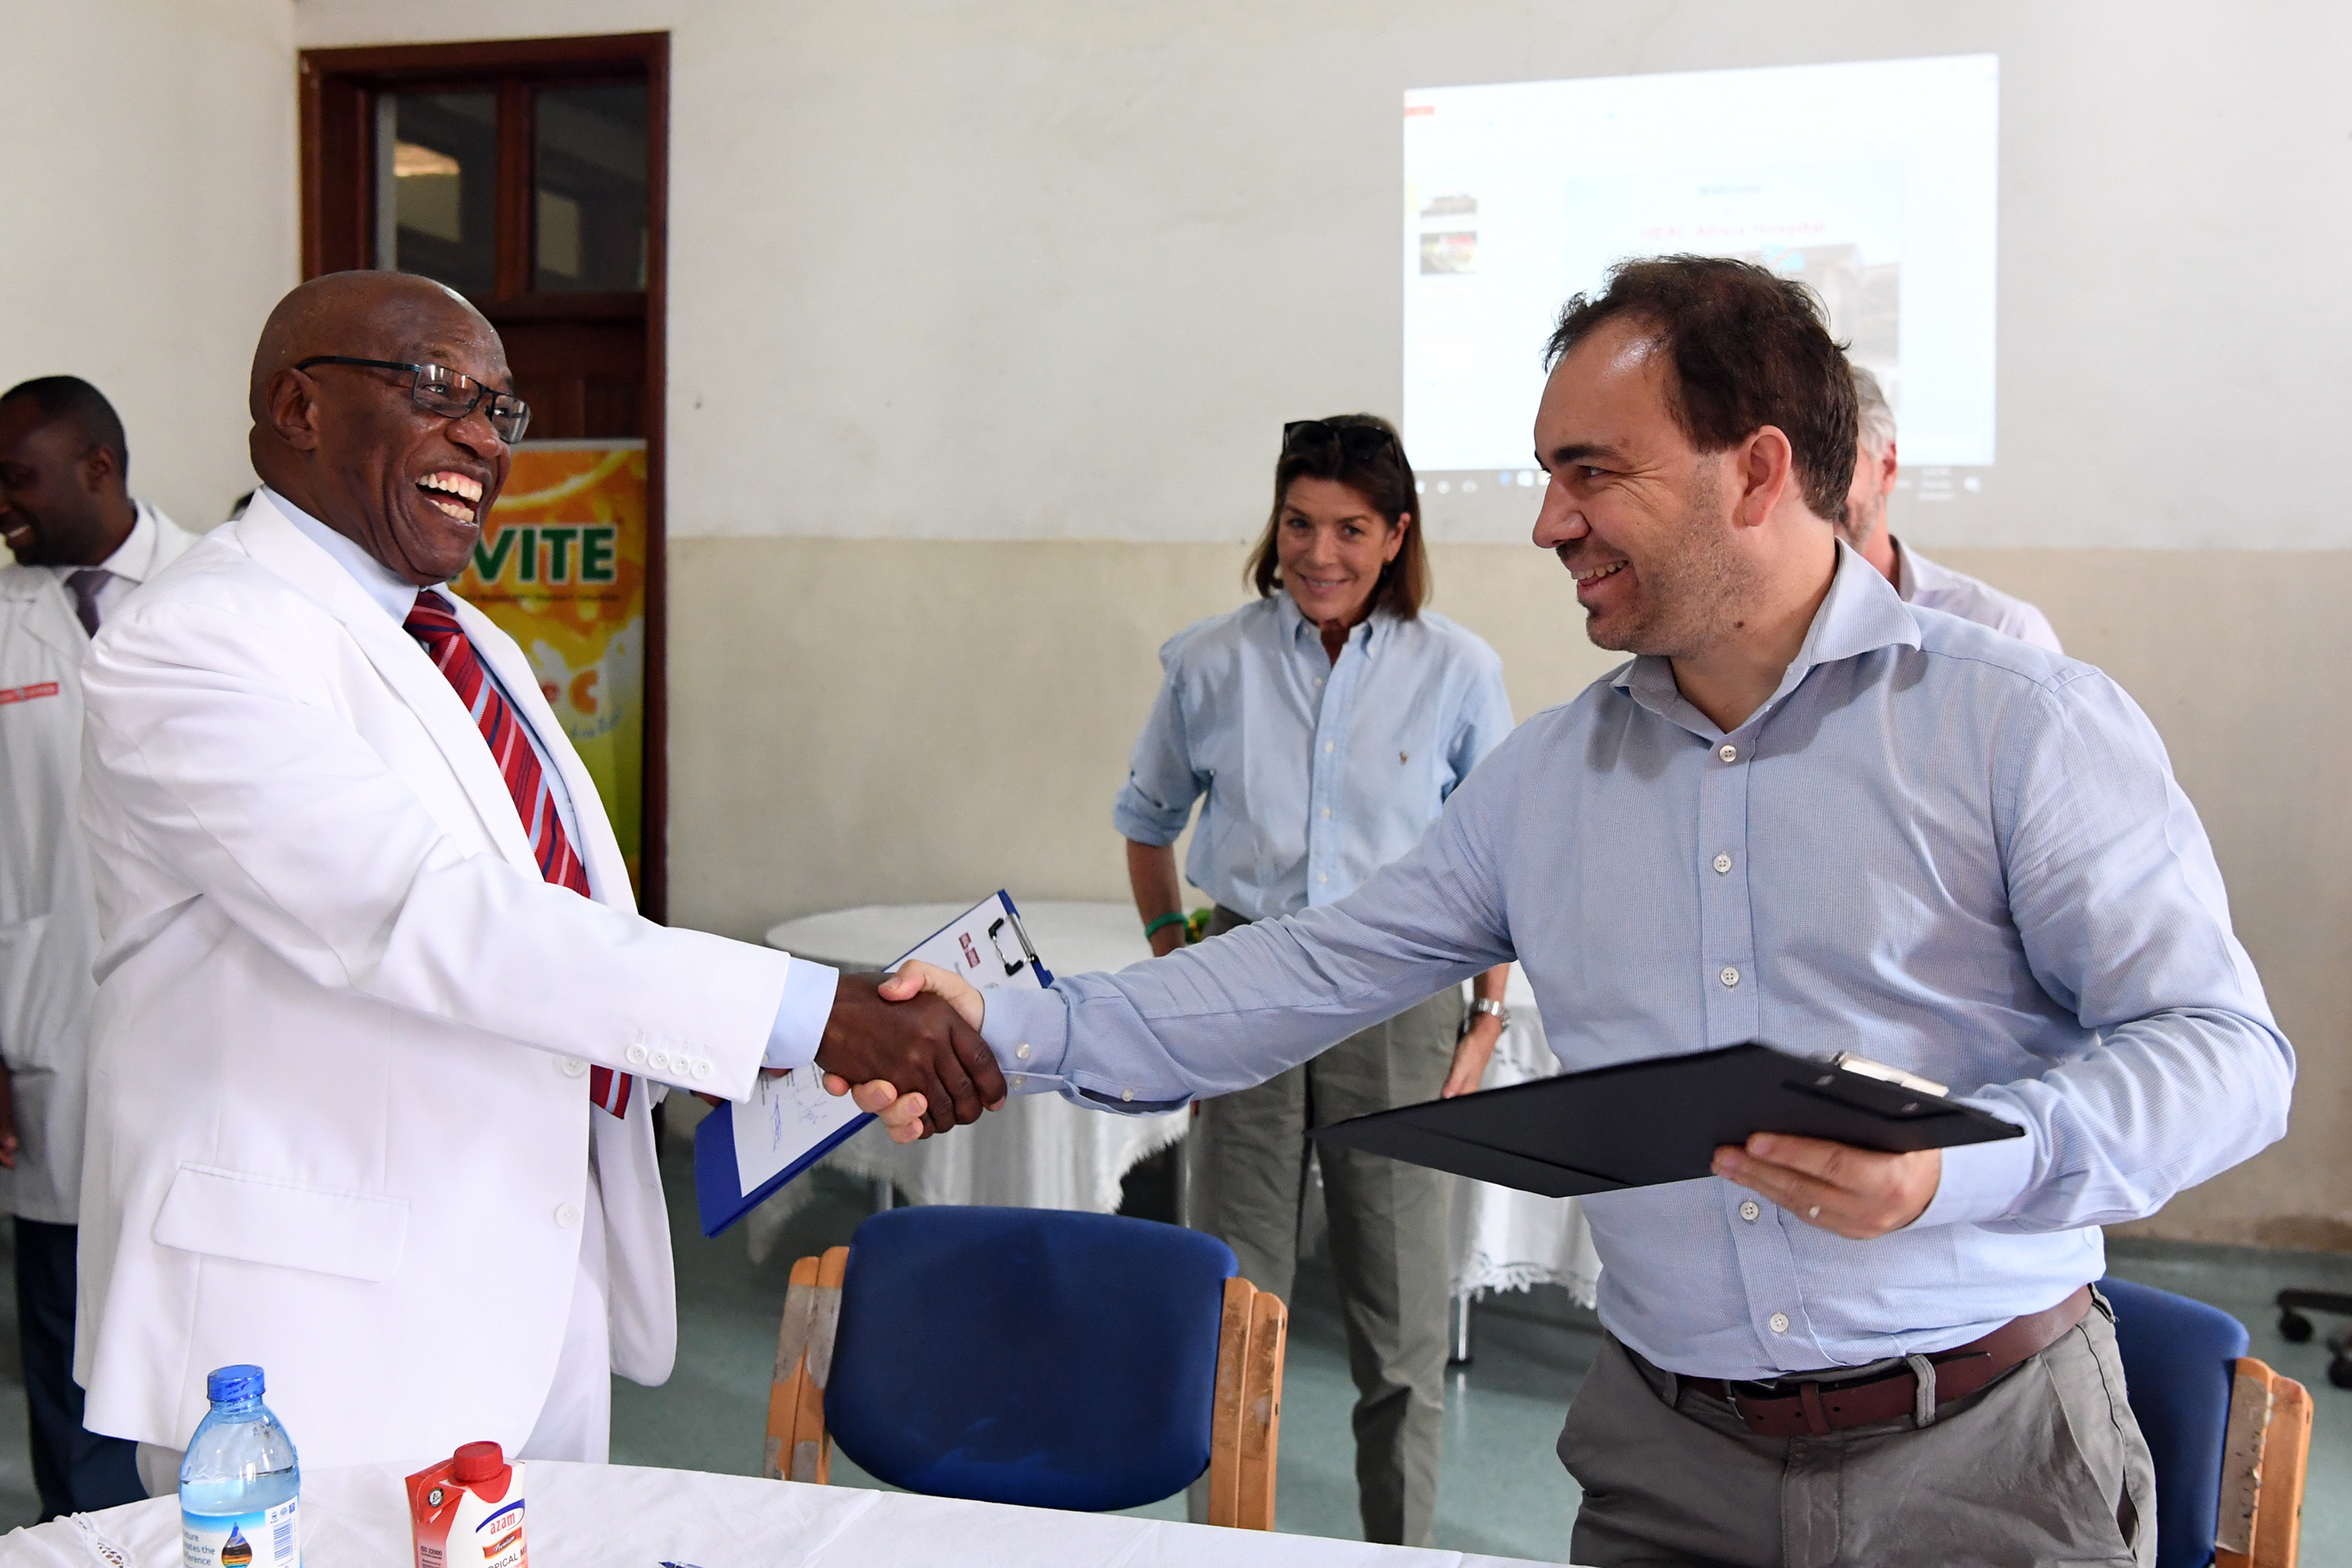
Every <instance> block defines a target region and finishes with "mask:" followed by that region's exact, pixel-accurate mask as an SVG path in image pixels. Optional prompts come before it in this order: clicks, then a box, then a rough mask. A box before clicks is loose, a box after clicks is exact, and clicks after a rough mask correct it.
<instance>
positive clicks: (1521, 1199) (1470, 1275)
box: [1453, 964, 1601, 1307]
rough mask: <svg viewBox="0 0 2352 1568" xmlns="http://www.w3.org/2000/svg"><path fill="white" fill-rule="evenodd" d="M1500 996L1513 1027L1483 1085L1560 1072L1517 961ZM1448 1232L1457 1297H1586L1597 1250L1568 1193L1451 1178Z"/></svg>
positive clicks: (1597, 1264) (1597, 1274) (1587, 1301)
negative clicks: (1538, 1290)
mask: <svg viewBox="0 0 2352 1568" xmlns="http://www.w3.org/2000/svg"><path fill="white" fill-rule="evenodd" d="M1504 1000H1505V1001H1506V1003H1507V1005H1508V1006H1509V1008H1510V1009H1511V1027H1510V1028H1508V1029H1507V1030H1504V1031H1503V1038H1502V1039H1501V1040H1499V1041H1497V1042H1496V1046H1495V1059H1494V1061H1492V1062H1490V1063H1488V1065H1487V1068H1486V1081H1485V1083H1484V1084H1483V1087H1485V1088H1487V1089H1500V1088H1503V1087H1504V1086H1506V1085H1507V1084H1512V1083H1525V1082H1528V1081H1529V1080H1531V1079H1537V1078H1550V1077H1553V1076H1555V1075H1556V1074H1558V1073H1559V1058H1558V1057H1556V1056H1554V1055H1553V1054H1552V1053H1551V1047H1550V1046H1549V1044H1548V1043H1546V1041H1545V1040H1544V1028H1543V1015H1542V1014H1541V1013H1539V1012H1538V1011H1537V1010H1536V994H1535V990H1534V988H1531V987H1530V986H1529V985H1528V980H1527V977H1526V976H1525V975H1523V974H1521V973H1520V972H1519V967H1518V966H1517V964H1514V965H1512V966H1511V982H1510V985H1509V987H1508V988H1507V990H1506V991H1505V992H1504ZM1453 1239H1454V1294H1455V1295H1456V1296H1459V1297H1463V1298H1465V1299H1467V1298H1474V1297H1476V1296H1480V1295H1484V1294H1485V1293H1486V1291H1524V1290H1526V1289H1527V1288H1528V1286H1530V1285H1560V1286H1564V1287H1565V1288H1566V1289H1567V1291H1568V1293H1569V1294H1570V1296H1571V1297H1573V1298H1574V1299H1575V1300H1576V1301H1578V1302H1579V1303H1580V1304H1581V1305H1583V1306H1588V1307H1589V1306H1591V1304H1592V1294H1593V1289H1594V1287H1595V1286H1597V1285H1598V1284H1599V1283H1600V1281H1601V1257H1600V1254H1599V1253H1597V1252H1595V1251H1593V1249H1592V1228H1591V1226H1589V1225H1587V1224H1586V1223H1585V1222H1584V1211H1583V1209H1582V1207H1581V1206H1580V1205H1579V1204H1578V1203H1577V1201H1576V1199H1574V1198H1572V1197H1540V1196H1538V1194H1535V1193H1532V1192H1520V1191H1518V1190H1517V1188H1514V1187H1507V1186H1495V1185H1494V1184H1493V1183H1491V1182H1483V1181H1461V1182H1456V1183H1455V1184H1454V1229H1453Z"/></svg>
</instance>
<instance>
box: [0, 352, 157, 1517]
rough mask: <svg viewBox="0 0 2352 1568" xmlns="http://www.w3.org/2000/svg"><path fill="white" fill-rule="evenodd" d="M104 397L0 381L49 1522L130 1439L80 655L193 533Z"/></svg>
mask: <svg viewBox="0 0 2352 1568" xmlns="http://www.w3.org/2000/svg"><path fill="white" fill-rule="evenodd" d="M130 472H131V450H130V445H129V444H128V443H127V442H126V441H125V440H124V439H123V434H122V421H121V417H120V416H119V415H117V414H116V413H115V412H114V406H113V405H112V404H111V403H110V402H107V401H106V397H105V394H103V393H102V392H100V391H99V390H98V389H97V388H96V387H94V386H92V385H90V384H89V382H86V381H83V380H81V379H80V378H79V377H77V376H42V377H40V378H38V379H37V380H35V381H29V382H23V383H22V384H20V385H17V386H14V387H11V388H9V389H8V390H7V391H6V392H0V542H5V544H6V545H7V547H8V549H9V551H10V553H11V554H12V555H13V556H14V557H15V558H16V564H15V565H13V566H9V567H5V568H0V1209H5V1210H6V1211H7V1212H8V1213H9V1215H10V1216H11V1217H12V1222H13V1225H14V1228H15V1232H16V1238H15V1239H16V1333H17V1340H18V1343H19V1345H20V1347H21V1348H22V1350H23V1353H24V1363H25V1404H26V1413H27V1415H28V1416H30V1423H31V1427H32V1460H33V1484H34V1487H35V1489H36V1490H37V1491H38V1492H39V1494H40V1500H41V1517H42V1518H43V1519H54V1518H56V1517H57V1516H58V1515H59V1514H62V1513H79V1512H82V1511H88V1510H91V1509H100V1508H111V1507H113V1506H114V1505H115V1504H117V1503H123V1502H135V1501H137V1500H138V1499H139V1497H140V1488H139V1478H138V1475H137V1473H136V1472H135V1471H134V1470H133V1469H132V1464H131V1446H130V1445H129V1444H127V1443H123V1442H121V1441H120V1440H118V1439H115V1438H110V1437H98V1436H96V1435H95V1434H93V1433H91V1432H89V1430H87V1429H86V1428H85V1427H83V1426H82V1397H81V1390H80V1389H79V1387H77V1386H75V1384H74V1381H73V1322H74V1249H75V1243H76V1236H75V1221H76V1218H77V1209H78V1207H79V1201H80V1197H81V1138H82V1121H83V1108H84V1102H85V1098H86V1096H85V1089H86V1086H87V1076H88V1067H89V1004H90V997H91V992H92V990H93V989H94V988H93V986H92V983H91V981H90V977H89V970H90V965H91V963H92V961H94V960H95V959H96V958H97V956H98V909H97V905H96V904H95V903H94V901H93V899H92V897H91V894H90V885H89V857H88V856H87V855H86V854H85V853H84V852H83V850H82V839H81V823H80V822H79V820H78V819H77V817H76V815H75V811H74V797H75V793H76V790H77V789H78V787H79V779H80V775H81V661H82V655H83V654H85V653H88V652H89V640H90V638H91V637H92V636H93V635H95V634H96V632H97V631H98V628H99V626H100V624H101V623H102V622H104V620H105V619H106V617H107V616H108V615H110V614H111V613H112V612H114V610H115V609H117V608H118V607H119V606H120V605H121V602H122V601H123V599H124V598H125V597H127V596H128V595H129V594H130V592H131V590H133V589H135V588H137V587H138V586H139V584H140V583H141V582H142V581H144V580H146V579H148V578H149V577H152V575H154V574H155V573H156V572H158V571H161V570H163V568H164V567H166V566H169V565H170V564H171V563H172V562H173V560H175V559H178V557H179V555H180V553H181V552H182V551H183V550H185V549H187V548H188V546H190V545H191V544H193V543H194V542H195V541H194V539H193V538H190V537H189V536H188V535H187V534H185V533H184V532H182V531H181V530H180V529H179V528H176V527H174V526H173V522H172V519H171V518H169V517H165V516H164V515H163V513H162V512H160V511H157V510H156V509H155V508H154V507H151V506H148V505H147V504H146V503H145V502H143V501H140V500H136V499H134V498H133V497H131V491H130V489H129V487H128V484H127V481H128V478H129V476H130Z"/></svg>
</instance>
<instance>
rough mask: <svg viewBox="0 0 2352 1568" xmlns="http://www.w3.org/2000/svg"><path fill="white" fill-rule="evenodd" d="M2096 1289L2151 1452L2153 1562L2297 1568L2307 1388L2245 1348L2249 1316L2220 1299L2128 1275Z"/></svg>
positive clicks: (2187, 1567) (2180, 1566)
mask: <svg viewBox="0 0 2352 1568" xmlns="http://www.w3.org/2000/svg"><path fill="white" fill-rule="evenodd" d="M2099 1289H2100V1290H2101V1291H2104V1292H2105V1295H2106V1298H2107V1301H2108V1304H2109V1305H2111V1306H2113V1307H2114V1308H2115V1310H2116V1350H2117V1351H2118V1352H2119V1353H2120V1354H2121V1355H2122V1357H2123V1364H2124V1381H2125V1382H2126V1385H2128V1386H2129V1388H2130V1394H2131V1407H2132V1414H2133V1415H2134V1416H2137V1417H2138V1418H2139V1429H2140V1432H2141V1434H2142V1435H2143V1436H2145V1437H2147V1447H2148V1454H2149V1456H2150V1458H2153V1459H2154V1460H2155V1461H2156V1514H2157V1531H2156V1563H2157V1568H2205V1564H2207V1563H2217V1562H2218V1563H2221V1564H2222V1568H2294V1561H2295V1556H2296V1553H2297V1552H2298V1550H2299V1548H2300V1544H2301V1535H2302V1521H2303V1483H2304V1474H2305V1469H2306V1467H2307V1466H2308V1464H2309V1462H2310V1458H2311V1415H2312V1411H2311V1395H2310V1393H2309V1391H2307V1390H2306V1389H2305V1387H2304V1386H2303V1385H2302V1384H2300V1383H2297V1382H2296V1381H2294V1379H2293V1378H2291V1377H2282V1376H2280V1375H2278V1374H2277V1373H2275V1372H2273V1371H2272V1370H2271V1369H2270V1368H2269V1367H2268V1366H2266V1365H2264V1364H2263V1363H2262V1362H2260V1361H2258V1360H2256V1359H2255V1358H2254V1357H2252V1356H2251V1355H2248V1354H2246V1344H2247V1339H2246V1325H2245V1324H2243V1323H2242V1322H2239V1321H2238V1320H2237V1319H2235V1318H2233V1317H2231V1315H2230V1314H2229V1313H2227V1312H2222V1311H2221V1310H2220V1309H2219V1308H2217V1307H2209V1306H2207V1305H2206V1304H2205V1303H2204V1302H2202V1301H2190V1300H2189V1298H2188V1297H2186V1296H2176V1295H2174V1294H2172V1292H2170V1291H2159V1290H2156V1289H2155V1288H2153V1287H2151V1286H2147V1285H2135V1284H2133V1283H2132V1282H2131V1281H2128V1280H2102V1281H2099ZM2225 1511H2226V1513H2225ZM2217 1536H2219V1537H2221V1540H2222V1541H2224V1542H2228V1544H2225V1545H2221V1546H2219V1547H2217V1545H2216V1540H2215V1538H2216V1537H2217Z"/></svg>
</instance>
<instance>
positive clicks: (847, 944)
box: [746, 901, 1601, 1306]
mask: <svg viewBox="0 0 2352 1568" xmlns="http://www.w3.org/2000/svg"><path fill="white" fill-rule="evenodd" d="M1016 902H1017V901H1016ZM970 907H971V904H969V903H964V904H866V905H864V906H862V907H860V908H856V909H840V910H834V911H831V912H829V913H827V914H824V915H807V916H804V917H803V918H802V919H799V920H787V921H785V922H784V923H783V924H782V925H778V926H775V927H774V928H773V929H772V930H770V931H769V933H768V945H769V946H772V947H781V948H782V949H784V950H785V951H786V952H789V953H797V954H799V955H800V956H803V957H806V958H814V959H815V960H817V961H818V962H820V963H825V964H832V965H834V966H835V967H840V968H845V969H863V970H874V969H879V968H881V967H883V966H885V965H887V964H889V963H893V962H895V961H896V960H897V958H898V956H899V955H900V954H902V953H904V952H906V951H907V950H908V948H910V947H912V946H915V944H917V943H918V942H920V941H921V940H922V939H923V938H924V937H926V936H929V935H930V934H931V933H932V932H934V931H937V930H938V929H939V928H940V926H942V925H946V924H947V923H948V922H949V921H950V920H953V919H954V918H955V917H956V916H957V915H961V914H962V913H963V912H964V911H965V910H966V909H968V908H970ZM1020 910H1021V923H1022V925H1023V926H1024V928H1025V929H1026V930H1027V931H1028V933H1029V941H1030V944H1031V945H1032V946H1034V947H1035V948H1036V950H1037V956H1039V957H1040V958H1042V959H1043V960H1045V967H1046V968H1048V969H1049V970H1051V971H1052V972H1053V973H1054V974H1055V975H1056V976H1060V975H1066V974H1068V975H1076V974H1084V973H1087V972H1088V971H1092V970H1099V969H1122V968H1125V967H1127V966H1128V965H1129V964H1134V963H1139V962H1141V961H1142V960H1143V959H1146V958H1149V957H1150V956H1151V946H1150V943H1148V942H1146V941H1145V940H1144V937H1143V932H1142V926H1141V923H1140V922H1139V921H1138V920H1137V919H1136V915H1135V911H1134V909H1133V908H1132V907H1131V906H1129V905H1128V904H1021V905H1020ZM1507 999H1508V1001H1509V1004H1510V1008H1511V1015H1512V1016H1511V1027H1510V1028H1509V1029H1507V1030H1505V1031H1504V1032H1503V1039H1502V1040H1501V1042H1500V1043H1499V1044H1497V1045H1496V1048H1495V1061H1494V1064H1493V1065H1492V1066H1490V1067H1489V1068H1488V1069H1487V1071H1486V1087H1487V1088H1490V1089H1493V1088H1499V1087H1501V1086H1502V1085H1504V1084H1507V1083H1519V1082H1526V1081H1527V1080H1528V1079H1530V1078H1548V1077H1550V1076H1551V1075H1552V1074H1554V1073H1556V1072H1558V1071H1559V1061H1558V1059H1556V1058H1555V1057H1554V1056H1553V1055H1552V1054H1551V1049H1550V1047H1549V1046H1548V1045H1546V1044H1545V1042H1544V1032H1543V1019H1541V1018H1540V1017H1539V1016H1538V1013H1537V1011H1536V998H1535V992H1534V991H1533V990H1532V989H1530V988H1529V987H1528V982H1527V979H1526V977H1524V976H1523V975H1521V974H1520V973H1519V971H1518V969H1517V966H1514V967H1512V970H1511V984H1510V989H1509V992H1508V998H1507ZM1190 1124H1191V1115H1190V1113H1189V1112H1184V1111H1180V1112H1176V1113H1172V1114H1171V1115H1166V1116H1115V1115H1108V1114H1106V1113H1101V1112H1097V1111H1087V1110H1082V1109H1080V1108H1079V1107H1077V1106H1076V1105H1073V1104H1071V1103H1069V1102H1068V1101H1066V1100H1064V1099H1061V1098H1060V1097H1059V1096H1055V1095H1044V1094H1024V1095H1020V1096H1016V1097H1015V1098H1014V1099H1013V1102H1012V1103H1011V1104H1009V1105H1008V1106H1007V1107H1006V1108H1005V1109H1004V1110H1003V1111H1002V1112H999V1113H996V1114H994V1115H990V1116H983V1117H982V1118H981V1119H980V1121H979V1122H978V1123H976V1124H973V1125H971V1126H969V1127H961V1128H959V1129H957V1131H956V1134H955V1135H954V1136H953V1137H947V1138H926V1139H924V1140H922V1141H921V1142H919V1143H915V1144H905V1145H900V1144H893V1143H891V1142H890V1141H889V1139H888V1138H887V1137H886V1136H884V1135H883V1134H882V1131H881V1129H880V1128H878V1127H869V1128H867V1129H866V1131H865V1132H863V1133H860V1134H858V1135H857V1136H856V1137H855V1138H852V1139H851V1140H850V1141H849V1142H848V1143H846V1144H845V1145H842V1146H841V1147H840V1148H839V1149H837V1150H835V1152H834V1153H833V1154H832V1155H828V1156H827V1157H826V1160H825V1164H826V1165H828V1166H831V1167H833V1168H835V1169H836V1170H843V1171H847V1172H849V1173H851V1174H853V1175H856V1176H862V1177H866V1178H867V1179H872V1180H879V1179H882V1178H885V1177H887V1179H888V1180H890V1181H891V1182H892V1183H894V1184H895V1185H896V1186H898V1190H899V1191H901V1192H903V1193H905V1194H906V1195H907V1196H908V1198H910V1199H911V1200H912V1201H914V1202H916V1203H984V1204H1003V1205H1007V1206H1011V1207H1025V1208H1080V1209H1087V1210H1091V1211H1092V1212H1094V1213H1097V1214H1108V1213H1110V1212H1111V1211H1112V1210H1114V1209H1116V1208H1117V1207H1118V1200H1119V1178H1120V1177H1121V1176H1125V1175H1126V1174H1127V1172H1128V1169H1129V1167H1130V1166H1133V1165H1135V1164H1136V1162H1138V1161H1139V1160H1141V1159H1144V1158H1145V1157H1147V1156H1149V1155H1152V1154H1155V1153H1157V1152H1158V1151H1160V1149H1162V1148H1165V1147H1166V1146H1167V1145H1170V1144H1171V1143H1174V1142H1175V1141H1176V1140H1177V1139H1179V1138H1181V1137H1182V1136H1183V1135H1184V1134H1185V1132H1186V1130H1187V1129H1188V1127H1189V1126H1190ZM807 1196H808V1195H807V1193H806V1191H805V1190H804V1189H803V1188H802V1186H801V1184H800V1183H798V1182H788V1183H786V1184H785V1186H784V1187H783V1189H782V1191H780V1192H778V1193H777V1195H776V1196H775V1197H772V1198H771V1199H769V1200H768V1201H767V1202H766V1203H764V1204H762V1205H761V1206H760V1207H759V1208H758V1209H757V1210H755V1211H754V1212H753V1214H752V1216H751V1220H750V1222H749V1224H748V1225H747V1227H746V1228H747V1230H748V1231H749V1233H750V1239H751V1251H752V1255H753V1256H754V1257H755V1258H763V1257H764V1256H765V1255H766V1253H767V1250H768V1249H769V1247H770V1246H771V1245H772V1242H773V1239H774V1238H775V1236H776V1235H777V1233H778V1232H779V1231H780V1230H781V1229H782V1225H783V1222H784V1220H785V1218H788V1217H789V1216H790V1215H791V1213H792V1212H793V1209H794V1208H795V1207H798V1206H799V1205H800V1204H801V1203H803V1202H805V1201H806V1199H807ZM1317 1229H1318V1227H1317V1226H1316V1224H1315V1223H1314V1218H1313V1217H1310V1219H1309V1223H1308V1241H1309V1249H1310V1250H1311V1249H1312V1244H1313V1242H1314V1240H1315V1239H1316V1235H1315V1233H1316V1231H1317ZM1452 1239H1453V1242H1454V1294H1455V1295H1457V1296H1460V1297H1465V1298H1469V1297H1475V1296H1478V1295H1481V1294H1484V1293H1485V1292H1486V1291H1524V1290H1526V1289H1527V1288H1528V1286H1530V1285H1538V1284H1554V1285H1562V1286H1565V1287H1566V1288H1567V1289H1568V1291H1570V1294H1571V1295H1573V1296H1574V1297H1575V1299H1576V1300H1577V1301H1580V1302H1582V1303H1583V1304H1584V1305H1586V1306H1591V1304H1592V1292H1593V1285H1594V1282H1595V1281H1597V1280H1598V1279H1599V1278H1600V1273H1601V1260H1600V1259H1599V1258H1597V1257H1596V1256H1594V1254H1593V1250H1592V1234H1591V1230H1590V1229H1589V1228H1587V1227H1586V1225H1585V1223H1584V1217H1583V1215H1582V1214H1581V1212H1580V1210H1579V1208H1578V1207H1577V1203H1576V1200H1575V1199H1574V1198H1552V1197H1537V1196H1536V1195H1535V1194H1533V1193H1525V1192H1517V1191H1514V1190H1512V1189H1511V1188H1509V1187H1501V1186H1491V1185H1490V1184H1488V1183H1486V1182H1473V1181H1464V1182H1460V1183H1458V1184H1456V1191H1455V1197H1454V1224H1453V1235H1452Z"/></svg>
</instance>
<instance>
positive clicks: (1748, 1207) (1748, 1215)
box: [1739, 1197, 1764, 1225]
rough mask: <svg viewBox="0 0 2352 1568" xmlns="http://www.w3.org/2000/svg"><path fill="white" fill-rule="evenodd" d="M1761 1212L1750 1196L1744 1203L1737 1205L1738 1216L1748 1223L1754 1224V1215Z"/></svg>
mask: <svg viewBox="0 0 2352 1568" xmlns="http://www.w3.org/2000/svg"><path fill="white" fill-rule="evenodd" d="M1763 1212H1764V1211H1763V1210H1762V1209H1760V1208H1759V1207H1756V1200H1755V1199H1754V1198H1752V1197H1751V1198H1749V1199H1748V1201H1747V1202H1746V1203H1743V1204H1741V1205H1740V1206H1739V1218H1742V1219H1744V1220H1746V1221H1748V1224H1750V1225H1753V1224H1755V1223H1756V1217H1757V1216H1758V1215H1760V1214H1762V1213H1763Z"/></svg>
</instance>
